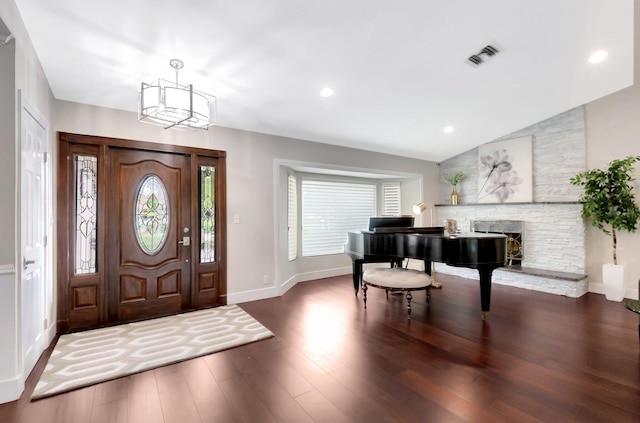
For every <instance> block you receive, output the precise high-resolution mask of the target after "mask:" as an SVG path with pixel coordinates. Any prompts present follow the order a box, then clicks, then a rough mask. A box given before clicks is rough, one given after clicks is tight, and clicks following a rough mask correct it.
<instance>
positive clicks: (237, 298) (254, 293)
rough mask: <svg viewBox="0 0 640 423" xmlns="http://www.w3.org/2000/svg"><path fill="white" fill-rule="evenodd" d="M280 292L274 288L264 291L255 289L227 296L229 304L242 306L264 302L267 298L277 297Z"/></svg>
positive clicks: (264, 289)
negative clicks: (254, 302) (253, 302)
mask: <svg viewBox="0 0 640 423" xmlns="http://www.w3.org/2000/svg"><path fill="white" fill-rule="evenodd" d="M278 295H279V294H278V290H277V289H276V288H275V287H274V286H272V287H268V288H263V289H254V290H251V291H243V292H236V293H229V294H227V304H240V303H246V302H249V301H257V300H264V299H267V298H273V297H277V296H278Z"/></svg>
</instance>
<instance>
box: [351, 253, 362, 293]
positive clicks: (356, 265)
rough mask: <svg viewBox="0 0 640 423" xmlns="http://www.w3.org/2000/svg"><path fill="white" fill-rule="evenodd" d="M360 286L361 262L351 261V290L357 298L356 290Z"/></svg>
mask: <svg viewBox="0 0 640 423" xmlns="http://www.w3.org/2000/svg"><path fill="white" fill-rule="evenodd" d="M360 285H362V260H353V288H354V289H355V290H356V297H357V296H358V289H359V288H360Z"/></svg>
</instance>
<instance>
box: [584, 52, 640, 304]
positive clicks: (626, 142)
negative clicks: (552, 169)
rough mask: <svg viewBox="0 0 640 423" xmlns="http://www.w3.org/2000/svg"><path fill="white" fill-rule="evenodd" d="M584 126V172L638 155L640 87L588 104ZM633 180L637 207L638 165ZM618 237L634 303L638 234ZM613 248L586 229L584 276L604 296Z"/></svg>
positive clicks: (597, 233)
mask: <svg viewBox="0 0 640 423" xmlns="http://www.w3.org/2000/svg"><path fill="white" fill-rule="evenodd" d="M636 45H637V44H636ZM636 69H638V67H637V66H636ZM636 72H637V71H636ZM636 78H637V76H636ZM586 123H587V169H593V168H600V169H603V168H606V167H607V166H608V164H609V162H610V161H611V160H613V159H622V158H624V157H626V156H629V155H635V156H638V155H640V86H639V85H634V86H633V87H631V88H627V89H625V90H622V91H619V92H617V93H615V94H613V95H610V96H607V97H605V98H603V99H600V100H597V101H594V102H592V103H589V104H588V105H587V110H586ZM634 176H635V177H636V181H635V182H634V186H635V194H636V202H638V204H640V183H639V182H638V180H637V178H640V165H638V164H636V166H635V172H634ZM617 235H618V237H617V238H618V249H617V253H618V264H622V265H624V266H625V278H624V279H625V288H626V289H625V297H626V298H636V299H637V298H638V283H639V282H638V280H639V279H640V233H638V232H635V233H629V232H618V233H617ZM612 244H613V242H612V239H611V237H610V236H607V235H605V234H604V233H603V232H602V231H600V230H599V229H597V228H594V227H592V226H588V227H587V251H588V260H587V262H588V269H587V272H588V273H589V286H590V290H593V291H594V292H600V293H602V292H604V289H603V287H602V265H603V264H605V263H613V258H612V254H613V253H612Z"/></svg>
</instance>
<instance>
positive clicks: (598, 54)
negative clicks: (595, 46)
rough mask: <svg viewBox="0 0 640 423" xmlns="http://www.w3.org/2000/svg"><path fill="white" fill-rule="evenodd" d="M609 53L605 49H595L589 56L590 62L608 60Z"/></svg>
mask: <svg viewBox="0 0 640 423" xmlns="http://www.w3.org/2000/svg"><path fill="white" fill-rule="evenodd" d="M608 55H609V53H607V52H606V51H604V50H598V51H595V52H593V53H592V54H591V56H589V63H591V64H593V65H595V64H596V63H602V62H604V61H605V60H606V58H607V56H608Z"/></svg>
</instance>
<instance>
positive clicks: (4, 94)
mask: <svg viewBox="0 0 640 423" xmlns="http://www.w3.org/2000/svg"><path fill="white" fill-rule="evenodd" d="M0 19H2V21H3V22H4V23H5V24H6V26H7V27H8V28H9V30H10V31H11V33H12V34H13V36H14V37H15V40H14V41H11V42H10V44H7V45H5V46H4V47H0V74H2V77H0V94H1V95H0V97H1V98H2V100H0V116H1V117H0V137H1V139H0V146H1V147H2V151H3V154H2V155H0V169H1V170H0V176H1V179H2V182H1V183H0V184H1V185H0V187H1V188H2V189H1V190H0V218H1V219H2V220H1V221H2V229H1V230H0V235H1V236H2V240H3V243H2V244H0V310H1V311H0V318H1V319H2V325H1V326H0V328H1V331H2V332H1V333H0V339H1V343H2V347H0V403H2V402H6V401H10V400H13V399H16V398H18V396H19V395H20V393H21V392H22V390H23V387H24V379H25V378H26V376H28V373H29V372H30V371H31V369H23V368H22V357H21V355H20V353H19V352H20V351H22V345H21V344H20V342H21V341H20V339H21V336H20V334H21V326H20V320H19V318H18V316H20V315H21V308H20V307H21V303H22V299H21V297H20V295H21V293H20V291H19V286H20V278H21V269H22V268H21V266H20V259H21V257H20V236H19V234H20V231H19V222H20V215H19V207H18V205H19V204H20V197H19V191H18V190H17V189H16V187H18V186H20V183H19V162H20V161H19V157H18V151H19V149H18V142H19V130H20V125H19V122H18V113H17V110H18V101H17V90H21V91H22V95H23V96H24V97H25V98H27V99H28V100H29V103H30V104H31V105H32V106H33V107H35V108H36V109H38V111H39V112H40V114H41V115H42V116H44V117H45V119H47V120H48V121H51V120H52V119H51V110H52V108H53V107H52V105H53V95H52V94H51V90H50V89H49V85H48V83H47V80H46V78H45V76H44V72H43V71H42V67H41V66H40V62H39V60H38V58H37V56H36V54H35V51H34V49H33V45H32V43H31V40H30V39H29V36H28V34H27V32H26V29H25V27H24V23H23V22H22V18H21V17H20V14H19V12H18V9H17V7H16V5H15V3H14V2H13V1H12V0H8V1H2V2H0ZM11 75H13V82H12V81H11V78H12V76H11ZM50 135H51V134H50ZM48 141H49V145H48V146H47V147H46V150H48V151H51V141H52V138H51V137H50V139H49V140H48ZM53 160H54V161H55V156H54V157H53ZM54 172H55V170H54ZM54 201H55V199H54ZM54 239H55V234H54ZM52 244H53V243H52ZM50 245H51V244H50ZM51 248H54V247H51ZM48 270H50V271H51V272H54V271H55V269H48ZM51 272H49V274H51ZM45 284H47V285H48V286H47V287H43V290H45V289H46V290H53V286H52V285H53V281H52V279H48V280H45ZM54 302H55V297H54V298H53V300H52V302H51V304H48V305H47V311H46V313H47V317H48V321H49V322H51V325H54V324H55V307H54V306H53V303H54ZM51 328H53V326H50V327H49V328H47V329H51ZM48 333H51V334H52V332H51V331H48Z"/></svg>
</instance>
